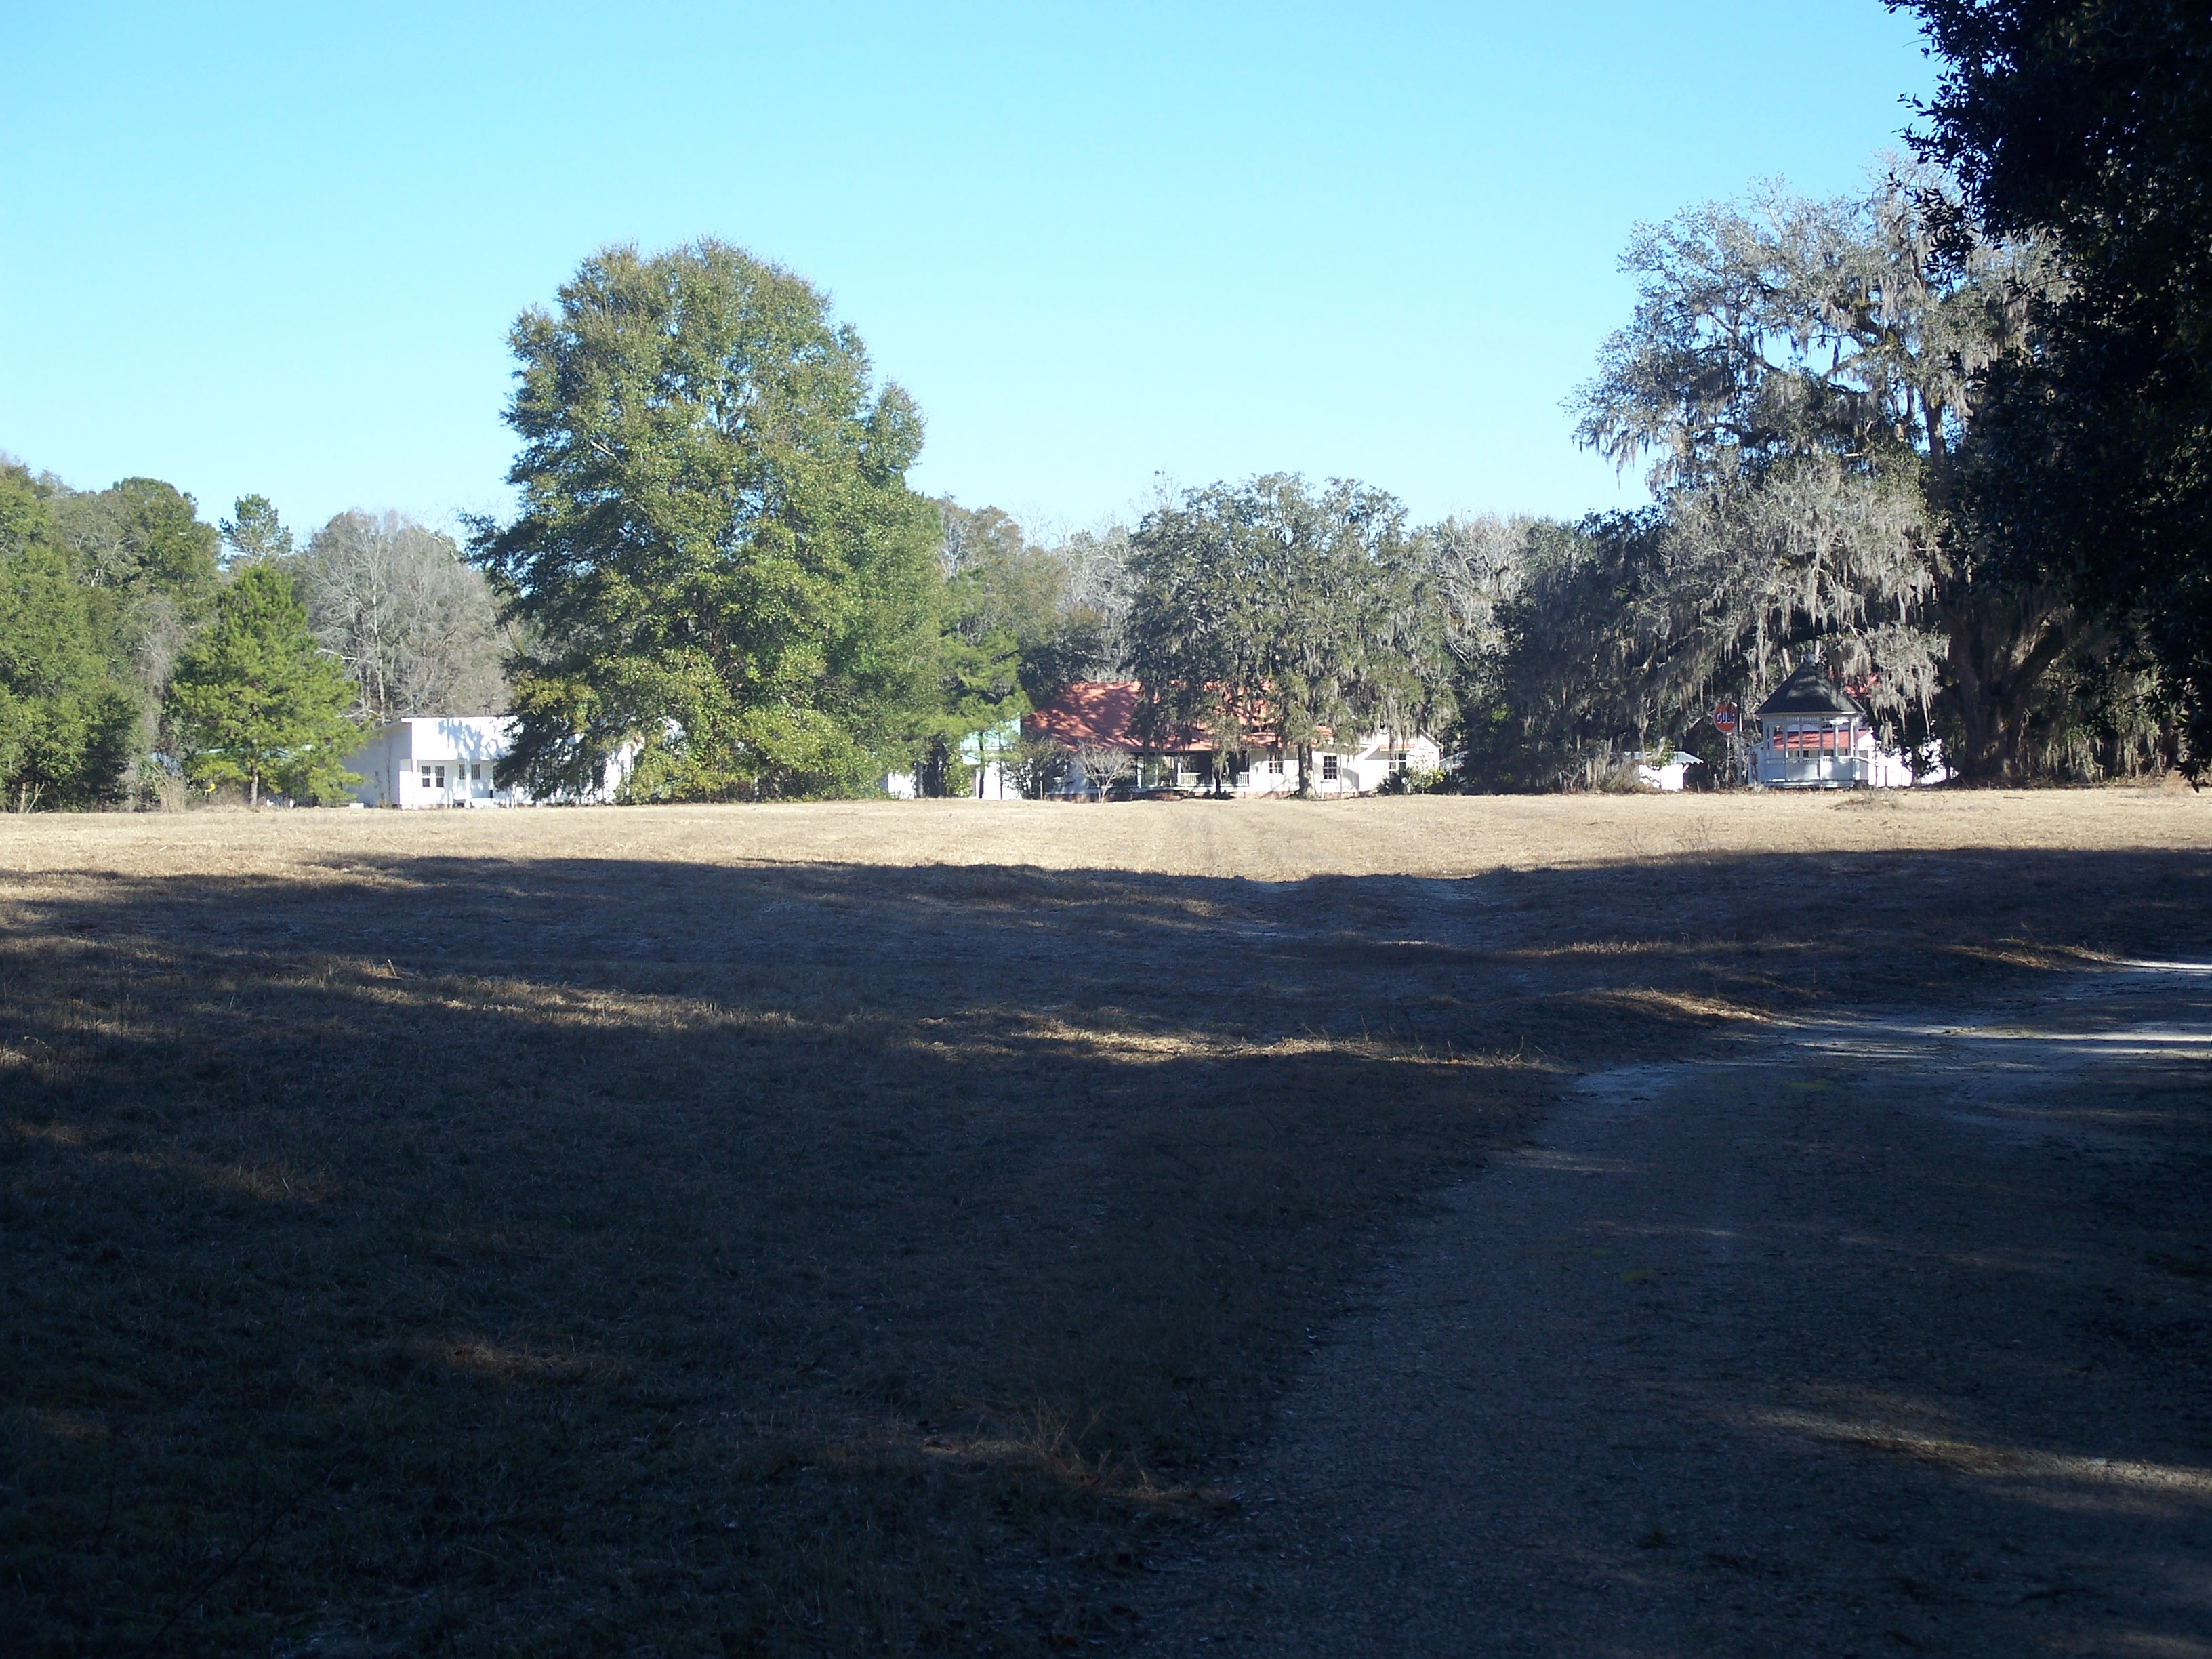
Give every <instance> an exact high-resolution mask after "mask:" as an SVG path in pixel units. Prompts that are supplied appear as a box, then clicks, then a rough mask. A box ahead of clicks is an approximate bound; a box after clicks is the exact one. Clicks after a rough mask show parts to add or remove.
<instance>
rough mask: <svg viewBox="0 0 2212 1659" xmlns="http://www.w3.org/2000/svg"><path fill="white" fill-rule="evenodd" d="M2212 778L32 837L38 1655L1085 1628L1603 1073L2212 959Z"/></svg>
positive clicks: (26, 1217)
mask: <svg viewBox="0 0 2212 1659" xmlns="http://www.w3.org/2000/svg"><path fill="white" fill-rule="evenodd" d="M2208 933H2212V798H2204V799H2200V798H2197V797H2194V796H2192V795H2191V794H2189V793H2187V792H2186V791H2184V790H2155V791H2153V790H2142V791H2119V790H2115V791H2106V792H2098V793H2028V794H1998V793H1986V794H1955V795H1954V794H1942V793H1932V794H1928V795H1923V796H1917V797H1910V798H1905V797H1897V796H1866V795H1859V796H1849V797H1828V798H1796V799H1776V798H1750V797H1741V796H1733V797H1703V798H1700V797H1673V798H1651V797H1632V798H1605V799H1589V798H1565V799H1533V800H1498V799H1401V800H1374V801H1362V802H1350V803H1342V804H1331V805H1305V804H1299V803H1295V802H1275V803H1267V802H1248V803H1210V802H1202V801H1191V802H1182V803H1176V804H1159V805H1126V806H1103V807H1067V806H1050V805H980V804H969V803H947V804H933V803H921V804H896V803H882V804H860V805H827V806H797V807H758V808H728V809H696V810H678V809H669V810H661V811H647V810H641V809H638V810H613V809H608V810H598V811H538V812H515V813H454V814H440V815H431V814H407V815H401V814H397V813H368V812H299V813H282V812H273V811H271V812H264V813H260V814H258V815H249V814H246V813H243V812H238V813H204V814H187V815H174V816H159V815H155V816H144V817H124V816H116V817H78V818H43V819H9V820H7V821H5V822H4V823H0V1408H4V1413H5V1415H4V1417H3V1418H0V1425H4V1426H3V1427H0V1448H4V1450H0V1648H4V1649H5V1650H7V1651H9V1652H20V1653H26V1654H138V1653H151V1652H208V1653H216V1652H222V1653H269V1654H302V1655H304V1654H308V1653H314V1654H322V1655H340V1654H358V1655H368V1654H386V1653H412V1652H418V1651H419V1652H455V1653H466V1654H478V1653H482V1654H492V1653H501V1654H507V1653H514V1654H520V1653H540V1654H548V1655H552V1654H562V1655H568V1654H589V1653H596V1652H608V1653H613V1652H652V1653H671V1654H673V1653H755V1652H758V1653H769V1654H785V1653H817V1652H818V1653H859V1652H911V1651H947V1652H958V1653H975V1652H999V1651H1004V1652H1040V1653H1042V1652H1052V1651H1060V1650H1072V1649H1079V1648H1081V1649H1088V1648H1089V1647H1091V1645H1093V1644H1108V1645H1112V1644H1118V1643H1119V1642H1121V1641H1122V1640H1124V1639H1126V1638H1128V1637H1129V1636H1130V1635H1131V1634H1132V1633H1133V1623H1134V1615H1133V1614H1132V1613H1130V1611H1129V1610H1128V1604H1129V1602H1131V1601H1134V1600H1135V1599H1137V1598H1134V1597H1132V1596H1129V1595H1127V1593H1126V1591H1125V1590H1124V1589H1123V1584H1124V1581H1125V1580H1126V1578H1127V1576H1128V1575H1129V1574H1131V1573H1132V1572H1133V1571H1138V1570H1139V1569H1140V1568H1141V1567H1142V1565H1143V1564H1144V1563H1145V1561H1146V1559H1147V1556H1148V1555H1149V1554H1151V1553H1155V1552H1157V1551H1158V1550H1160V1549H1163V1548H1166V1547H1173V1545H1172V1541H1173V1540H1174V1539H1175V1538H1176V1535H1177V1534H1178V1529H1188V1528H1194V1527H1196V1526H1199V1525H1200V1524H1201V1523H1202V1522H1204V1521H1205V1519H1206V1516H1208V1514H1209V1512H1210V1511H1209V1506H1211V1505H1214V1504H1219V1503H1221V1502H1224V1501H1225V1498H1224V1497H1223V1496H1222V1483H1223V1481H1224V1480H1225V1476H1226V1474H1228V1472H1230V1471H1231V1470H1233V1469H1234V1468H1235V1467H1236V1464H1237V1458H1238V1457H1239V1455H1240V1453H1241V1452H1243V1451H1246V1450H1249V1448H1250V1447H1251V1445H1252V1444H1253V1443H1254V1442H1255V1437H1256V1436H1257V1435H1259V1434H1260V1433H1261V1429H1262V1425H1263V1424H1264V1423H1265V1421H1266V1419H1267V1409H1268V1407H1269V1404H1270V1402H1271V1401H1273V1399H1274V1398H1275V1397H1277V1395H1279V1392H1280V1391H1281V1390H1282V1389H1284V1388H1285V1386H1286V1385H1287V1383H1288V1382H1289V1380H1290V1378H1291V1376H1292V1374H1293V1373H1294V1371H1295V1370H1296V1369H1297V1365H1298V1364H1299V1360H1300V1356H1301V1354H1302V1352H1304V1348H1305V1346H1306V1344H1307V1341H1308V1340H1309V1336H1310V1333H1312V1332H1313V1331H1315V1330H1316V1329H1318V1328H1321V1327H1322V1325H1323V1324H1324V1323H1325V1322H1328V1320H1329V1318H1330V1316H1331V1314H1332V1310H1336V1309H1340V1308H1341V1307H1342V1305H1343V1304H1344V1297H1345V1295H1346V1286H1347V1285H1352V1284H1353V1283H1355V1282H1356V1280H1357V1278H1358V1273H1359V1272H1360V1271H1361V1267H1362V1263H1363V1261H1368V1260H1370V1259H1371V1253H1372V1252H1373V1251H1375V1250H1376V1249H1379V1248H1383V1246H1384V1245H1385V1243H1387V1240H1388V1238H1389V1229H1390V1226H1391V1224H1393V1223H1394V1222H1395V1221H1398V1220H1401V1219H1403V1218H1407V1217H1408V1216H1410V1215H1412V1214H1413V1213H1415V1212H1419V1210H1420V1209H1421V1208H1422V1207H1423V1206H1424V1205H1425V1204H1426V1203H1427V1202H1428V1201H1429V1200H1430V1199H1431V1196H1432V1195H1433V1194H1436V1193H1437V1192H1438V1191H1439V1190H1440V1189H1441V1188H1443V1187H1444V1186H1445V1185H1446V1184H1447V1183H1449V1182H1452V1181H1454V1180H1455V1178H1457V1177H1459V1176H1462V1175H1464V1174H1466V1173H1467V1172H1469V1171H1471V1170H1474V1169H1475V1168H1477V1167H1479V1166H1480V1164H1481V1162H1482V1160H1483V1158H1484V1156H1485V1153H1486V1151H1488V1150H1492V1149H1495V1148H1497V1147H1498V1146H1501V1145H1503V1144H1506V1143H1508V1142H1510V1140H1512V1139H1515V1138H1517V1137H1518V1136H1519V1135H1520V1134H1521V1133H1522V1131H1523V1129H1524V1127H1525V1126H1526V1125H1527V1124H1528V1121H1529V1119H1530V1117H1531V1115H1532V1114H1534V1113H1535V1112H1537V1111H1539V1110H1541V1109H1542V1107H1543V1105H1544V1103H1545V1102H1546V1101H1547V1099H1548V1098H1549V1097H1551V1096H1552V1095H1553V1093H1554V1092H1555V1091H1557V1090H1558V1089H1559V1087H1561V1086H1562V1085H1564V1083H1565V1081H1566V1080H1567V1079H1569V1078H1570V1077H1571V1075H1572V1074H1573V1073H1575V1072H1576V1071H1577V1069H1578V1068H1587V1067H1590V1066H1601V1065H1608V1064H1613V1063H1617V1062H1618V1061H1620V1060H1621V1059H1622V1058H1624V1057H1630V1058H1632V1057H1635V1056H1637V1055H1638V1054H1661V1053H1678V1052H1686V1051H1687V1050H1689V1049H1691V1048H1694V1047H1696V1046H1697V1045H1698V1044H1699V1043H1700V1042H1705V1040H1706V1039H1707V1037H1708V1036H1709V1034H1711V1032H1713V1031H1714V1030H1718V1029H1723V1028H1728V1027H1731V1026H1735V1025H1739V1024H1741V1023H1742V1022H1748V1021H1759V1020H1765V1019H1771V1018H1776V1017H1778V1016H1786V1015H1789V1014H1791V1013H1795V1012H1803V1011H1806V1010H1808V1009H1813V1008H1833V1007H1837V1006H1850V1005H1853V1004H1863V1005H1869V1006H1871V1005H1877V1004H1878V1005H1884V1006H1899V1005H1911V1004H1923V1003H1948V1002H1953V1001H1957V1000H1963V999H1966V998H1968V997H1971V996H1974V995H1978V994H1982V993H1983V992H1984V991H1986V990H1988V989H1990V988H1991V987H1994V986H1996V985H1997V984H2000V983H2008V982H2017V981H2021V980H2023V979H2032V978H2033V977H2035V976H2038V975H2054V974H2059V973H2063V972H2066V971H2069V969H2073V968H2075V967H2076V966H2079V965H2081V964H2083V963H2087V962H2091V961H2094V960H2098V959H2100V958H2108V957H2126V956H2130V955H2148V954H2157V953H2181V954H2186V953H2191V952H2194V953H2197V954H2198V955H2202V954H2203V953H2204V952H2205V951H2207V950H2208V948H2212V940H2208Z"/></svg>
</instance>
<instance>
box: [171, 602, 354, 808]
mask: <svg viewBox="0 0 2212 1659" xmlns="http://www.w3.org/2000/svg"><path fill="white" fill-rule="evenodd" d="M353 701H354V687H353V683H352V682H351V681H350V680H349V679H348V678H346V673H345V670H344V669H343V667H341V666H340V665H338V664H337V662H336V661H335V660H333V659H331V658H330V657H327V656H325V655H324V654H323V653H322V652H321V651H320V650H319V649H318V648H317V647H316V644H315V641H314V636H313V635H312V634H310V633H309V632H308V631H307V608H306V607H305V606H304V605H301V603H300V599H299V596H298V595H297V594H296V593H295V592H294V591H293V586H292V578H291V575H290V574H289V572H287V571H285V570H283V569H282V568H278V567H276V566H275V565H266V564H264V565H254V566H251V567H249V568H246V569H244V570H241V571H240V573H239V575H238V580H235V581H234V582H233V583H231V585H230V586H228V587H227V588H225V589H224V590H223V592H222V596H221V597H220V598H219V599H217V600H216V615H215V621H214V623H212V624H211V625H210V627H209V629H208V630H207V631H206V632H205V633H204V634H203V635H200V636H199V638H197V640H195V641H192V643H191V645H190V646H189V647H186V648H185V653H184V654H183V655H182V656H181V657H179V659H178V661H177V668H176V672H175V674H174V675H173V677H172V678H171V679H170V682H169V694H168V710H169V715H170V719H171V720H172V721H173V724H174V726H175V729H176V731H177V732H178V734H179V738H181V739H182V743H183V747H184V750H185V754H184V756H183V760H184V768H185V776H186V777H188V778H190V779H191V781H193V782H194V783H196V784H197V785H199V786H200V787H203V788H206V789H210V790H212V789H214V788H216V787H220V786H222V785H223V784H231V783H236V784H243V785H244V786H245V787H246V803H247V805H258V804H259V801H260V799H261V790H262V786H263V785H264V783H268V784H272V785H274V786H275V787H277V788H278V789H280V790H282V791H283V793H286V794H288V795H290V796H292V797H294V798H295V799H317V798H319V797H323V796H327V795H331V794H334V793H337V791H338V790H339V789H341V788H343V787H344V786H345V785H346V784H347V783H349V782H350V781H353V779H352V775H350V774H349V773H347V772H345V771H344V770H343V768H342V766H341V764H340V763H341V762H342V761H343V758H344V757H345V755H346V754H347V752H348V751H349V750H351V749H352V748H353V747H354V746H355V744H357V743H358V742H359V741H360V739H361V736H362V729H361V727H360V726H358V725H356V723H355V722H354V721H353V720H349V719H348V718H347V717H346V714H345V711H346V709H347V708H349V707H350V706H351V705H352V703H353Z"/></svg>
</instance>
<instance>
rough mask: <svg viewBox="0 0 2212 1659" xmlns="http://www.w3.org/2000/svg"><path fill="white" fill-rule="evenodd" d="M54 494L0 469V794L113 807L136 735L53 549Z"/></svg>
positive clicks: (18, 803) (25, 803) (131, 711)
mask: <svg viewBox="0 0 2212 1659" xmlns="http://www.w3.org/2000/svg"><path fill="white" fill-rule="evenodd" d="M52 493H53V492H52V488H51V486H47V485H44V484H41V483H39V482H38V481H37V480H34V479H33V478H32V477H31V476H30V474H29V473H28V472H27V471H24V469H23V468H21V467H20V466H15V465H0V787H4V788H5V789H6V792H7V799H8V803H9V805H11V806H13V807H14V808H15V810H16V811H29V810H30V809H32V808H33V807H39V806H46V807H79V808H81V807H88V806H98V805H105V804H106V803H107V802H109V801H111V800H113V799H116V798H117V797H118V796H119V795H120V794H121V793H122V791H123V787H124V774H125V767H126V766H127V765H128V763H129V762H130V759H131V750H132V748H133V746H134V744H135V742H136V739H137V730H138V709H137V702H136V700H135V699H134V698H133V697H132V696H131V693H130V691H129V690H128V689H127V688H125V686H123V685H122V684H118V682H117V680H116V679H115V678H114V677H113V675H112V673H111V672H110V671H109V667H108V665H107V662H106V659H105V656H104V653H102V652H101V650H100V645H99V641H98V639H97V637H96V634H95V630H94V626H93V617H92V611H91V605H90V603H89V598H90V596H89V595H88V592H86V590H85V588H84V587H83V586H82V584H80V583H79V582H78V581H76V580H75V578H74V576H73V574H72V573H71V571H70V567H69V562H68V561H67V559H66V558H64V556H63V555H62V553H61V552H60V550H58V549H57V548H56V547H54V546H53V545H52V540H51V537H52V516H51V513H50V512H49V510H48V501H49V498H50V497H51V495H52Z"/></svg>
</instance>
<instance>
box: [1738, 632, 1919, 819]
mask: <svg viewBox="0 0 2212 1659" xmlns="http://www.w3.org/2000/svg"><path fill="white" fill-rule="evenodd" d="M1753 718H1754V719H1755V720H1758V722H1759V738H1758V741H1757V742H1756V743H1755V744H1753V747H1752V751H1751V759H1752V766H1751V775H1752V781H1753V783H1761V784H1765V785H1766V786H1767V787H1769V788H1778V789H1850V788H1856V787H1858V786H1860V785H1862V784H1875V783H1880V782H1884V781H1887V779H1886V778H1885V777H1883V776H1882V775H1881V774H1882V772H1883V770H1884V769H1883V768H1882V767H1881V761H1882V759H1883V758H1884V757H1883V756H1882V754H1881V749H1880V746H1879V745H1878V744H1876V742H1875V730H1874V721H1873V720H1872V718H1871V717H1870V716H1869V714H1867V711H1866V710H1865V709H1864V708H1861V707H1860V706H1859V703H1858V700H1857V698H1855V697H1853V696H1851V695H1850V692H1848V691H1846V690H1844V688H1843V687H1842V686H1840V685H1838V684H1836V683H1835V682H1834V681H1833V680H1832V679H1830V678H1828V677H1827V675H1826V674H1825V673H1823V672H1822V671H1820V665H1819V664H1818V663H1816V662H1815V661H1814V659H1812V658H1810V657H1808V658H1806V659H1805V660H1804V661H1803V662H1802V663H1799V664H1798V665H1797V669H1796V672H1795V673H1793V674H1791V675H1790V678H1788V679H1786V680H1784V681H1783V682H1782V684H1781V685H1780V686H1778V688H1776V690H1775V693H1774V695H1773V696H1771V697H1769V698H1768V699H1767V700H1766V701H1765V702H1763V703H1761V704H1759V709H1758V712H1757V714H1755V715H1754V716H1753Z"/></svg>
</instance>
